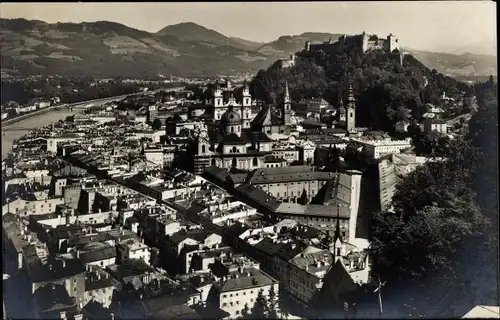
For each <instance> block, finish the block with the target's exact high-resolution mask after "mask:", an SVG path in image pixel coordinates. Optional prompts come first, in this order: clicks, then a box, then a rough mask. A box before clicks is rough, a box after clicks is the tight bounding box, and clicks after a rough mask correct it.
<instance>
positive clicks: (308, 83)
mask: <svg viewBox="0 0 500 320" xmlns="http://www.w3.org/2000/svg"><path fill="white" fill-rule="evenodd" d="M297 55H298V57H299V59H298V60H297V62H296V64H295V66H294V67H292V68H288V69H284V70H282V69H279V68H278V67H277V65H273V66H271V67H270V68H269V69H268V70H260V71H259V73H258V74H257V75H256V77H255V79H254V80H253V81H252V84H251V86H250V89H251V91H252V94H254V95H255V96H256V97H257V98H259V99H262V100H265V101H267V102H268V103H277V102H279V100H280V98H281V97H282V93H283V88H284V83H285V81H288V84H289V87H290V94H291V96H292V100H294V101H297V100H300V99H302V98H312V97H319V96H322V97H323V98H324V99H325V100H326V101H328V102H329V103H331V104H332V105H333V106H337V103H338V101H339V100H340V99H346V98H347V94H348V87H349V84H352V85H353V88H354V91H355V96H356V99H357V109H358V112H357V114H356V116H357V121H358V124H359V126H364V127H369V128H372V129H376V130H378V129H380V130H384V131H387V132H393V131H394V124H395V123H396V122H397V121H399V120H404V119H417V120H420V118H421V116H422V115H423V113H424V112H425V103H433V104H437V103H439V102H440V95H441V94H442V92H444V91H445V92H446V93H447V95H448V96H454V95H456V94H458V93H459V92H461V91H464V92H468V91H470V90H471V89H470V88H469V87H468V86H467V85H466V84H465V83H461V82H458V81H456V80H454V79H452V78H450V77H446V76H444V75H442V74H439V73H438V72H437V71H436V70H432V71H431V70H429V69H428V68H426V67H425V66H424V65H423V64H422V63H420V62H419V61H417V60H416V59H415V58H413V57H412V56H410V55H406V56H405V58H404V63H403V67H401V65H400V60H399V55H394V54H389V53H386V52H382V51H372V52H367V53H361V52H359V50H358V49H357V48H356V47H342V46H339V47H338V48H337V49H336V50H334V51H333V52H329V53H325V52H300V53H298V54H297Z"/></svg>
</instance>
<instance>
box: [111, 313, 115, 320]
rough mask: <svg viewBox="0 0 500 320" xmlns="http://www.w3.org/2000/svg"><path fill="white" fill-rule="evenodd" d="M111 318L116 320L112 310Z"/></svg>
mask: <svg viewBox="0 0 500 320" xmlns="http://www.w3.org/2000/svg"><path fill="white" fill-rule="evenodd" d="M111 320H115V314H114V313H113V312H111Z"/></svg>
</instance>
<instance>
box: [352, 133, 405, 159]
mask: <svg viewBox="0 0 500 320" xmlns="http://www.w3.org/2000/svg"><path fill="white" fill-rule="evenodd" d="M351 141H352V142H355V143H357V144H360V145H362V146H363V151H365V152H366V153H368V154H369V155H370V156H372V157H373V158H374V159H378V158H380V157H381V156H383V155H386V154H391V153H400V152H401V150H405V149H410V148H411V138H406V139H404V140H392V139H390V138H389V139H380V140H375V139H373V140H372V139H366V138H365V137H359V138H351Z"/></svg>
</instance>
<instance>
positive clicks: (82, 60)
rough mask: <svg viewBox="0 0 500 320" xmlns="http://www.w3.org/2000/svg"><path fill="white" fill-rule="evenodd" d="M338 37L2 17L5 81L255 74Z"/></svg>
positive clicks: (482, 64) (482, 66) (481, 62)
mask: <svg viewBox="0 0 500 320" xmlns="http://www.w3.org/2000/svg"><path fill="white" fill-rule="evenodd" d="M339 36H340V34H330V33H313V32H307V33H303V34H301V35H294V36H287V35H285V36H282V37H280V38H279V39H277V40H275V41H272V42H269V43H258V42H253V41H248V40H245V39H239V38H231V37H227V36H226V35H223V34H221V33H219V32H217V31H215V30H210V29H207V28H205V27H202V26H200V25H197V24H195V23H191V22H189V23H180V24H176V25H171V26H167V27H165V28H163V29H162V30H160V31H158V32H156V33H149V32H146V31H141V30H137V29H134V28H130V27H127V26H125V25H122V24H119V23H115V22H109V21H99V22H89V23H87V22H83V23H54V24H50V23H46V22H43V21H38V20H25V19H1V20H0V37H1V40H2V47H1V66H2V77H7V76H9V75H21V76H30V75H34V74H46V75H57V74H58V75H62V76H75V77H77V76H96V77H115V76H131V77H142V76H155V75H158V74H159V73H160V74H174V75H179V76H214V75H217V74H236V73H255V72H256V71H258V70H259V69H262V68H267V67H268V66H269V65H271V64H272V63H273V62H274V61H276V60H277V59H280V58H286V57H288V56H289V55H290V54H292V53H294V52H296V51H298V50H301V49H302V48H303V47H304V43H305V42H306V41H311V42H323V41H327V40H328V39H329V38H330V37H331V38H332V39H333V40H336V39H337V38H338V37H339ZM418 54H419V55H420V56H419V59H421V60H422V61H423V62H424V64H427V65H428V66H430V67H432V68H436V69H437V70H438V71H440V72H445V71H446V70H451V71H453V72H456V73H457V74H463V73H466V74H469V73H470V71H471V70H472V69H471V67H470V66H471V65H473V66H474V68H475V69H474V70H476V72H483V71H484V70H486V71H488V75H489V73H491V72H490V70H492V68H493V69H496V59H495V58H493V60H492V59H491V58H490V57H484V56H469V55H463V56H454V55H447V56H446V57H445V58H443V57H442V56H441V54H439V53H438V54H432V55H430V54H428V53H425V52H419V53H418ZM448 56H449V57H448ZM425 57H427V58H425ZM445 61H450V62H449V63H448V62H445ZM447 63H448V64H450V63H451V66H450V67H448V64H447ZM478 70H479V71H478ZM462 71H463V72H462Z"/></svg>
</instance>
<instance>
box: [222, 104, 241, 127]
mask: <svg viewBox="0 0 500 320" xmlns="http://www.w3.org/2000/svg"><path fill="white" fill-rule="evenodd" d="M220 122H221V123H223V124H228V125H232V124H240V123H241V117H240V115H239V114H238V113H237V112H236V111H234V109H233V108H232V107H229V109H227V111H226V112H225V113H224V114H223V115H222V117H221V118H220Z"/></svg>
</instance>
